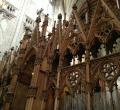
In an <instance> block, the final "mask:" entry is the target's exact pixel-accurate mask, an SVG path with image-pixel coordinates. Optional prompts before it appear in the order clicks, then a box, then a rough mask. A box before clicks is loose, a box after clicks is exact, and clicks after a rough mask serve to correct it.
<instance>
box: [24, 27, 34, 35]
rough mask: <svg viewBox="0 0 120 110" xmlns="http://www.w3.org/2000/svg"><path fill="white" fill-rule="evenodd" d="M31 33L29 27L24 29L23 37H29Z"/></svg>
mask: <svg viewBox="0 0 120 110" xmlns="http://www.w3.org/2000/svg"><path fill="white" fill-rule="evenodd" d="M31 32H32V30H31V29H30V28H29V27H27V26H26V27H25V35H29V34H30V33H31Z"/></svg>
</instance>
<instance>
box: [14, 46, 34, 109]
mask: <svg viewBox="0 0 120 110" xmlns="http://www.w3.org/2000/svg"><path fill="white" fill-rule="evenodd" d="M35 59H36V50H35V48H31V49H30V50H29V51H27V52H26V54H25V56H24V58H23V60H22V63H21V66H20V73H19V75H18V82H17V85H16V91H15V98H14V105H13V107H12V110H24V109H25V106H26V101H27V96H28V90H29V87H30V83H31V79H32V75H34V73H33V70H34V64H35Z"/></svg>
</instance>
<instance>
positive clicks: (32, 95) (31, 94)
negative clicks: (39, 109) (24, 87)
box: [25, 59, 40, 110]
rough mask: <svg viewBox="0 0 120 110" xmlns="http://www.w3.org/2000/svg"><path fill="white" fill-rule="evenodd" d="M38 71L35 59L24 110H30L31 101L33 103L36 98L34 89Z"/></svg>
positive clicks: (38, 66) (38, 65) (38, 67)
mask: <svg viewBox="0 0 120 110" xmlns="http://www.w3.org/2000/svg"><path fill="white" fill-rule="evenodd" d="M39 70H40V63H39V62H38V59H36V62H35V66H34V70H33V73H34V74H33V75H32V80H31V84H30V88H29V92H28V93H29V94H28V99H27V102H26V107H25V110H32V106H33V101H34V98H35V97H36V92H37V91H36V90H37V89H36V88H37V80H38V74H39ZM31 74H32V73H31Z"/></svg>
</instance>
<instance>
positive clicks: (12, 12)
mask: <svg viewBox="0 0 120 110" xmlns="http://www.w3.org/2000/svg"><path fill="white" fill-rule="evenodd" d="M0 15H1V16H2V17H3V18H6V19H12V18H14V17H16V15H17V8H16V7H15V6H14V5H12V4H10V3H9V2H8V1H6V0H4V1H3V0H1V2H0Z"/></svg>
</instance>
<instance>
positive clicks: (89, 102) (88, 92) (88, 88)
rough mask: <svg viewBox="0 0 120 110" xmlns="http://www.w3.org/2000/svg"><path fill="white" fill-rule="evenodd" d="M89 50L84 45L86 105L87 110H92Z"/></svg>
mask: <svg viewBox="0 0 120 110" xmlns="http://www.w3.org/2000/svg"><path fill="white" fill-rule="evenodd" d="M90 77H91V76H90V50H89V46H88V44H86V84H87V86H86V104H87V110H93V107H92V106H93V105H92V100H91V99H92V96H91V93H92V87H91V86H92V85H91V78H90Z"/></svg>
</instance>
